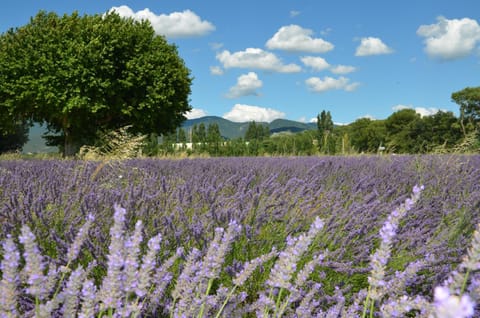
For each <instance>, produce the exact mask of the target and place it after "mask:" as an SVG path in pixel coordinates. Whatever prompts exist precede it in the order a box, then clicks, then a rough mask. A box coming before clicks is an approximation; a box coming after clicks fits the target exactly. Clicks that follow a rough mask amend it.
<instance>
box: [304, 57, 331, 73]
mask: <svg viewBox="0 0 480 318" xmlns="http://www.w3.org/2000/svg"><path fill="white" fill-rule="evenodd" d="M300 60H301V61H302V63H303V64H305V65H306V66H309V67H311V68H313V69H314V70H315V71H323V70H326V69H327V68H329V67H330V64H328V62H327V61H326V60H325V59H324V58H321V57H318V56H304V57H302V58H300Z"/></svg>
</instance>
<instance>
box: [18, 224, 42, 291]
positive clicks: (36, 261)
mask: <svg viewBox="0 0 480 318" xmlns="http://www.w3.org/2000/svg"><path fill="white" fill-rule="evenodd" d="M19 240H20V243H22V244H23V246H24V252H23V257H24V258H25V267H24V268H23V272H24V274H25V275H26V277H28V279H27V283H28V287H27V289H26V291H27V293H28V294H30V295H32V296H34V297H36V298H38V299H39V300H43V299H44V297H45V296H46V294H47V291H46V290H45V286H44V285H43V284H44V283H45V280H46V277H45V276H44V275H43V271H44V269H45V264H44V263H43V260H42V257H41V254H40V250H39V249H38V247H37V244H36V243H35V235H33V233H32V231H31V230H30V228H29V227H28V226H27V225H24V226H22V234H21V235H20V237H19Z"/></svg>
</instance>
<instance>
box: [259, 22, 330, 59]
mask: <svg viewBox="0 0 480 318" xmlns="http://www.w3.org/2000/svg"><path fill="white" fill-rule="evenodd" d="M312 34H313V31H312V30H310V29H304V28H302V27H300V26H298V25H294V24H292V25H288V26H283V27H281V28H280V29H279V30H278V31H277V33H275V34H274V35H273V37H272V38H271V39H269V40H268V41H267V43H266V46H267V48H269V49H271V50H275V49H277V50H285V51H290V52H310V53H325V52H328V51H331V50H333V48H334V46H333V44H332V43H329V42H327V41H325V40H323V39H321V38H312Z"/></svg>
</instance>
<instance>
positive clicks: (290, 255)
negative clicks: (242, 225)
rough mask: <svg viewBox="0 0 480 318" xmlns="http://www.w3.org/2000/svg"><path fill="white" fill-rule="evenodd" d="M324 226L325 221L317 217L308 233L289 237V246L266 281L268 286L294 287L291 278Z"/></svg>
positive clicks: (281, 254) (280, 255) (281, 253)
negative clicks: (298, 263)
mask: <svg viewBox="0 0 480 318" xmlns="http://www.w3.org/2000/svg"><path fill="white" fill-rule="evenodd" d="M322 227H323V222H322V221H321V220H320V218H318V217H317V218H316V219H315V221H314V222H313V223H312V225H311V226H310V230H309V231H308V233H307V234H300V235H299V236H298V237H296V238H291V237H289V238H287V247H286V249H285V250H284V251H282V252H280V254H279V257H278V260H277V261H276V262H275V265H274V267H273V269H272V271H271V272H270V277H269V278H268V280H267V282H266V284H267V285H268V286H270V287H279V288H284V289H290V288H291V287H292V284H291V283H290V280H291V278H292V276H293V274H294V273H295V272H296V270H297V262H298V261H299V260H300V258H301V257H302V255H303V254H304V253H305V252H306V251H307V249H308V247H309V246H310V244H311V242H312V241H313V239H314V238H315V236H316V235H317V233H318V232H319V231H320V230H321V228H322Z"/></svg>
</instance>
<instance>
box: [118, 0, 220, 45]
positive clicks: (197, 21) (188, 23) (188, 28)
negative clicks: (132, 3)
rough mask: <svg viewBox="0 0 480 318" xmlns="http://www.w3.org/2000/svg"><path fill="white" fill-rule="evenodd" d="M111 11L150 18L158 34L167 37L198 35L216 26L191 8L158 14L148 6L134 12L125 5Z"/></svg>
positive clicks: (135, 17)
mask: <svg viewBox="0 0 480 318" xmlns="http://www.w3.org/2000/svg"><path fill="white" fill-rule="evenodd" d="M109 12H116V13H118V14H119V15H120V16H122V17H128V18H133V19H135V20H148V21H150V23H151V24H152V26H153V29H154V30H155V33H156V34H161V35H164V36H166V37H167V38H186V37H197V36H202V35H206V34H208V33H210V32H212V31H213V30H215V26H214V25H213V24H212V23H210V22H208V21H205V20H202V19H201V18H200V17H199V16H198V15H196V14H195V13H194V12H192V11H190V10H185V11H182V12H173V13H171V14H168V15H167V14H160V15H156V14H155V13H153V12H152V11H150V9H148V8H146V9H144V10H140V11H137V12H134V11H133V10H132V9H130V7H128V6H125V5H123V6H120V7H112V8H111V9H110V10H109Z"/></svg>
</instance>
